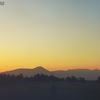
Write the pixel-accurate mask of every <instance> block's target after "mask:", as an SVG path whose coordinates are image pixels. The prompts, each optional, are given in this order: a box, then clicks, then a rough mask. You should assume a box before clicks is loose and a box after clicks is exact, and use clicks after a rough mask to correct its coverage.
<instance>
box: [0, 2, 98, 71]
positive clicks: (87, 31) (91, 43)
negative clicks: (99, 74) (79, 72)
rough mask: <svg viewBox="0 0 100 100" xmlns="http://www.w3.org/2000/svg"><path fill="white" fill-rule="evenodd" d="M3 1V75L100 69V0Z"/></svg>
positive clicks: (0, 54) (0, 61)
mask: <svg viewBox="0 0 100 100" xmlns="http://www.w3.org/2000/svg"><path fill="white" fill-rule="evenodd" d="M3 2H4V5H0V72H3V71H8V70H13V69H17V68H30V69H33V68H35V67H37V66H43V67H44V68H46V69H48V70H50V71H53V70H68V69H91V70H92V69H100V0H3Z"/></svg>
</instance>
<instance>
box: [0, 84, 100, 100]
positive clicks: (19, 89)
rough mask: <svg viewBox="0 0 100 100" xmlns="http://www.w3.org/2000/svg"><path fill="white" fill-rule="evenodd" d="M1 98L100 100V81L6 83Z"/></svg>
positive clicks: (2, 87)
mask: <svg viewBox="0 0 100 100" xmlns="http://www.w3.org/2000/svg"><path fill="white" fill-rule="evenodd" d="M0 100H100V83H95V82H86V83H70V82H68V83H67V82H63V83H62V82H58V83H54V82H49V83H46V82H45V83H38V82H28V83H5V84H0Z"/></svg>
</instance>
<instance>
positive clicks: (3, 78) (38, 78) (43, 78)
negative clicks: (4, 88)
mask: <svg viewBox="0 0 100 100" xmlns="http://www.w3.org/2000/svg"><path fill="white" fill-rule="evenodd" d="M96 81H97V82H100V76H99V77H98V79H97V80H96ZM4 82H86V80H85V78H84V77H79V78H76V77H75V76H73V75H72V76H71V77H66V78H58V77H55V76H54V75H53V74H52V75H50V76H48V75H45V74H36V75H34V76H31V77H27V76H26V77H24V76H23V74H22V73H21V74H19V75H16V76H15V75H9V74H0V83H4Z"/></svg>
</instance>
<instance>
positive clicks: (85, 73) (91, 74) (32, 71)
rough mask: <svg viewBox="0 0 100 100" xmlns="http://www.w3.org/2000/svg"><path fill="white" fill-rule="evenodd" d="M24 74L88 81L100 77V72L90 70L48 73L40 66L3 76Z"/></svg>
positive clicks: (13, 71) (18, 70)
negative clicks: (82, 78) (73, 77)
mask: <svg viewBox="0 0 100 100" xmlns="http://www.w3.org/2000/svg"><path fill="white" fill-rule="evenodd" d="M21 73H22V74H23V76H28V77H30V76H34V75H36V74H41V73H42V74H45V75H51V74H53V75H54V76H56V77H59V78H66V77H68V76H69V77H71V76H72V75H74V76H75V77H77V78H79V77H84V78H85V79H86V80H97V78H98V77H99V76H100V70H98V69H95V70H89V69H74V70H66V71H63V70H59V71H48V70H47V69H45V68H43V67H42V66H38V67H36V68H34V69H15V70H11V71H7V72H3V74H10V75H13V74H14V75H19V74H21Z"/></svg>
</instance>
